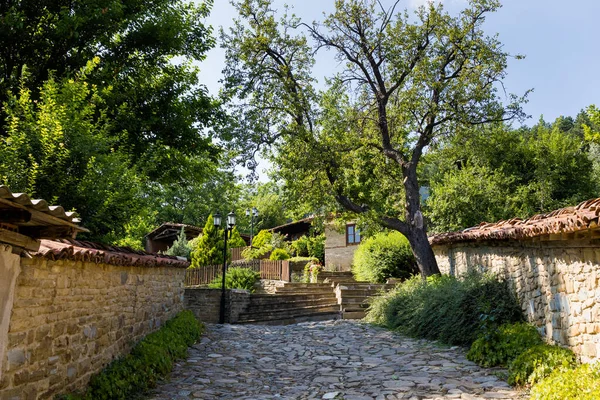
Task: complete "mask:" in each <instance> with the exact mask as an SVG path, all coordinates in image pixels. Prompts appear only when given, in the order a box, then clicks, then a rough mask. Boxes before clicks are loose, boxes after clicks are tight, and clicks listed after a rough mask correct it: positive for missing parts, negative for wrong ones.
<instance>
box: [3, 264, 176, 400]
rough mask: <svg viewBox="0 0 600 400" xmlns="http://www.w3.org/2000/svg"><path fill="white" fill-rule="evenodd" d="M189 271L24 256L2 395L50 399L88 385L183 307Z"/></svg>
mask: <svg viewBox="0 0 600 400" xmlns="http://www.w3.org/2000/svg"><path fill="white" fill-rule="evenodd" d="M3 268H5V266H4V265H0V269H3ZM184 273H185V269H184V268H177V267H174V266H160V265H158V266H127V265H111V264H105V263H95V262H86V261H73V260H58V261H52V260H49V259H46V258H42V257H33V258H21V260H20V273H19V274H18V277H17V279H16V285H15V287H14V296H13V302H12V311H11V314H10V315H11V317H10V323H9V326H8V333H7V340H6V348H5V353H4V356H3V358H2V359H1V360H0V370H1V375H0V399H2V400H4V399H50V398H53V397H54V395H56V394H60V393H65V392H71V391H74V390H78V389H82V388H84V387H85V386H86V384H87V383H88V381H89V379H90V377H91V375H93V374H95V373H97V372H98V371H100V370H101V369H102V368H103V367H104V366H106V365H107V364H108V363H109V362H111V361H112V360H113V359H115V358H117V357H119V356H120V355H122V354H124V353H126V352H128V351H129V350H130V349H131V347H132V345H134V344H135V343H136V342H137V341H138V340H139V339H141V338H142V337H143V336H145V335H146V334H148V333H150V332H152V331H154V330H156V329H157V328H158V327H159V326H160V325H161V324H162V323H163V322H165V321H166V320H168V319H170V318H172V317H173V316H175V314H177V313H178V312H179V311H181V310H182V309H183V279H184ZM1 275H2V274H1V273H0V276H1ZM5 311H6V310H5V309H3V310H2V312H3V317H4V312H5ZM0 334H1V331H0ZM0 344H1V340H0ZM0 354H1V353H0Z"/></svg>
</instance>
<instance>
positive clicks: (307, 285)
mask: <svg viewBox="0 0 600 400" xmlns="http://www.w3.org/2000/svg"><path fill="white" fill-rule="evenodd" d="M318 287H321V288H326V287H329V285H328V284H326V283H300V282H286V283H285V284H284V285H283V286H281V287H279V288H277V290H280V289H283V288H288V289H295V288H318Z"/></svg>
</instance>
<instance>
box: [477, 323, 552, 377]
mask: <svg viewBox="0 0 600 400" xmlns="http://www.w3.org/2000/svg"><path fill="white" fill-rule="evenodd" d="M542 343H543V342H542V338H541V337H540V334H539V333H538V331H537V329H536V328H535V327H534V326H532V325H529V324H527V323H524V322H521V323H516V324H505V325H502V326H501V327H500V328H498V329H488V330H487V331H486V332H483V333H482V335H481V336H480V337H479V338H478V339H477V340H475V342H473V345H472V346H471V349H469V352H468V353H467V358H468V359H469V360H471V361H473V362H476V363H477V364H479V365H481V366H484V367H495V366H497V365H503V366H507V365H508V364H509V363H510V362H511V361H513V360H514V359H515V358H517V357H518V356H519V355H521V354H522V353H524V352H525V351H527V350H528V349H530V348H531V347H534V346H538V345H541V344H542Z"/></svg>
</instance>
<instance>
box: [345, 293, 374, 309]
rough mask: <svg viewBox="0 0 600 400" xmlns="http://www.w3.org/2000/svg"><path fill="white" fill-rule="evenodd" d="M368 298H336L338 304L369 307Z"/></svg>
mask: <svg viewBox="0 0 600 400" xmlns="http://www.w3.org/2000/svg"><path fill="white" fill-rule="evenodd" d="M369 299H370V297H369V296H345V295H344V296H343V297H342V298H341V299H339V298H338V303H340V304H342V305H346V304H353V305H362V304H365V307H366V306H368V305H369Z"/></svg>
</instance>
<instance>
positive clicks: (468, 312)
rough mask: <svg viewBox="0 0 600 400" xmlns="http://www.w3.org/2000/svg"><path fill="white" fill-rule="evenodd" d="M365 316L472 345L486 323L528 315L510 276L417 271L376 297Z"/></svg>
mask: <svg viewBox="0 0 600 400" xmlns="http://www.w3.org/2000/svg"><path fill="white" fill-rule="evenodd" d="M366 318H367V321H369V322H372V323H376V324H379V325H382V326H385V327H388V328H390V329H396V330H398V331H400V332H401V333H404V334H406V335H409V336H414V337H422V338H427V339H434V340H440V341H442V342H444V343H448V344H453V345H470V344H471V343H473V341H475V339H477V336H478V335H479V334H480V333H481V332H482V331H483V330H484V329H493V327H496V326H499V325H500V324H503V323H508V322H517V321H522V320H523V315H522V311H521V307H520V305H519V304H518V302H517V299H516V297H515V296H514V294H513V293H512V292H511V290H510V288H509V286H508V283H507V282H505V281H498V280H496V279H495V278H494V277H493V276H491V275H484V274H479V273H471V274H469V275H467V276H465V277H464V278H463V279H462V280H459V279H456V278H454V277H451V276H434V277H430V278H428V279H427V280H423V279H421V278H420V277H418V276H414V277H412V278H410V279H408V280H407V281H405V282H403V283H402V284H400V285H398V286H396V288H395V289H393V290H391V291H389V292H387V293H384V294H382V295H381V296H377V297H375V298H373V300H372V302H371V305H370V307H369V310H368V313H367V317H366ZM482 321H485V323H482Z"/></svg>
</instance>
